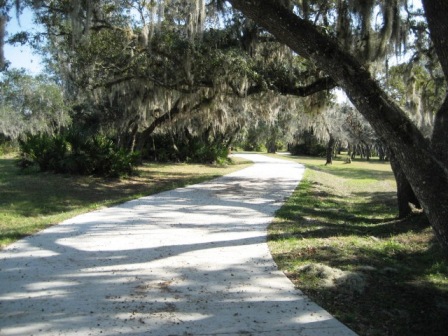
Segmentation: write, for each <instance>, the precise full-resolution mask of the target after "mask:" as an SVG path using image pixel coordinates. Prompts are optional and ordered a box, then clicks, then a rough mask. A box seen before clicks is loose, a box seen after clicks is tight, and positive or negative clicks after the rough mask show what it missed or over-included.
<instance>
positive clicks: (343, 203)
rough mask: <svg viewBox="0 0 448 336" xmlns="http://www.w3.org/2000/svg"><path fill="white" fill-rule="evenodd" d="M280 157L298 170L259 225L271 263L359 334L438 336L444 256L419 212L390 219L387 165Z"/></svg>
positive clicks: (447, 295) (444, 305)
mask: <svg viewBox="0 0 448 336" xmlns="http://www.w3.org/2000/svg"><path fill="white" fill-rule="evenodd" d="M289 159H292V160H297V161H298V162H301V163H303V164H305V166H306V167H307V170H306V173H305V176H304V180H303V181H302V183H301V184H300V185H299V187H298V188H297V190H296V191H295V193H294V194H293V195H292V197H291V198H290V199H289V200H288V201H287V203H286V204H285V205H284V206H283V207H282V208H281V209H280V210H279V211H278V212H277V216H276V220H275V221H274V223H273V224H272V225H271V227H270V230H269V246H270V249H271V252H272V254H273V256H274V259H275V260H276V262H277V264H278V266H279V268H280V269H282V270H283V271H284V272H285V274H286V275H287V276H288V277H289V278H290V279H291V280H292V281H293V282H294V284H295V285H296V286H297V287H298V288H300V290H302V291H303V292H304V293H306V294H307V295H308V296H309V297H310V298H311V299H313V300H314V301H316V302H317V303H318V304H320V305H321V306H322V307H323V308H325V309H326V310H328V311H329V312H330V313H331V314H333V315H334V316H335V317H336V318H338V319H339V320H341V321H342V322H343V323H345V324H346V325H348V326H349V327H350V328H352V329H353V330H354V331H355V332H357V333H359V334H360V335H446V330H447V327H448V262H447V261H446V260H445V259H444V258H443V256H442V253H441V250H440V248H439V246H438V244H437V242H436V241H435V239H434V235H433V233H432V229H431V228H430V227H429V226H428V224H427V221H426V219H425V217H424V215H422V214H420V215H415V216H411V217H409V218H407V219H405V220H397V219H396V218H395V215H396V213H397V210H396V205H395V203H396V196H395V195H396V185H395V180H394V177H393V173H392V172H391V170H390V165H389V164H386V163H381V162H379V161H371V162H362V161H353V162H352V163H351V164H344V163H343V162H342V161H335V162H334V163H333V165H329V166H324V165H323V163H324V160H323V159H315V158H307V157H290V158H289ZM307 265H308V266H307ZM310 265H311V266H312V267H314V268H316V267H317V270H318V271H309V269H310ZM321 265H325V266H328V267H327V268H325V269H324V266H321ZM319 267H320V268H319ZM341 271H342V273H343V275H344V276H342V277H341V278H338V280H334V281H330V280H329V279H335V278H336V276H335V275H334V274H339V273H340V272H341ZM331 272H333V274H332V273H331ZM335 272H339V273H335ZM325 277H327V279H324V278H325ZM332 277H333V278H332ZM341 279H342V280H341ZM348 279H349V280H350V281H351V282H350V281H349V280H348ZM324 280H327V281H324Z"/></svg>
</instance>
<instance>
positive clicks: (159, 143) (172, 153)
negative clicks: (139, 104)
mask: <svg viewBox="0 0 448 336" xmlns="http://www.w3.org/2000/svg"><path fill="white" fill-rule="evenodd" d="M228 152H229V149H228V148H227V146H226V145H225V143H224V142H223V141H219V140H217V139H215V141H209V140H208V139H206V138H204V137H203V136H200V135H195V136H191V135H190V136H189V137H188V138H187V137H184V136H180V135H169V134H158V135H154V136H153V149H152V150H150V151H149V152H148V157H149V158H151V159H154V160H156V161H160V162H168V161H179V162H189V163H218V164H224V163H227V162H228V157H227V155H228Z"/></svg>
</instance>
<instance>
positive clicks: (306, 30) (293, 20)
mask: <svg viewBox="0 0 448 336" xmlns="http://www.w3.org/2000/svg"><path fill="white" fill-rule="evenodd" d="M229 2H230V3H231V4H232V5H233V6H234V7H235V8H237V9H239V10H241V11H242V12H243V14H245V15H246V16H247V17H249V18H251V19H253V20H254V21H255V22H257V23H258V24H260V25H261V26H263V27H264V28H266V29H267V30H268V31H269V32H271V33H272V34H273V35H274V36H275V37H277V39H278V40H279V41H281V42H283V43H284V44H286V45H288V46H289V47H290V48H291V49H292V50H293V51H295V52H296V53H298V54H299V55H301V56H303V57H305V58H308V59H312V60H313V61H314V62H315V63H316V65H317V66H319V67H320V68H321V69H322V70H323V71H325V72H326V73H327V74H328V75H330V76H331V77H332V78H333V80H335V81H336V82H337V83H338V84H339V86H340V87H341V88H342V89H344V91H345V92H346V94H347V96H348V97H349V99H350V101H351V102H352V103H353V104H354V105H355V107H356V108H357V109H358V111H359V112H360V113H361V114H362V115H363V116H364V117H365V118H366V119H367V120H368V121H369V123H370V124H371V126H372V127H373V129H374V130H375V132H376V133H377V134H378V135H379V136H380V138H381V140H382V141H383V142H384V143H386V144H388V146H389V147H390V148H391V149H392V151H393V152H394V153H395V155H396V159H397V161H398V163H399V164H400V166H401V167H402V169H403V171H404V173H405V175H406V177H407V179H408V181H409V182H410V184H411V186H412V189H413V190H414V192H415V194H416V196H417V198H418V200H419V201H420V204H421V205H422V206H423V208H424V210H425V212H426V214H427V216H428V219H429V221H430V223H431V225H432V227H433V228H434V232H435V234H436V236H437V238H438V240H439V242H440V244H441V246H442V247H443V248H444V250H445V253H446V255H447V256H448V222H447V221H448V220H447V219H448V169H447V167H446V166H445V165H444V164H443V163H442V162H443V161H442V160H441V157H440V155H437V152H436V151H434V150H433V148H436V147H437V146H436V144H434V143H433V144H432V146H431V144H430V143H429V142H428V141H427V140H426V139H424V137H423V135H422V134H421V133H420V131H419V130H418V129H417V127H416V126H415V125H414V124H413V123H412V122H411V121H410V120H409V118H407V117H406V115H405V113H404V112H403V111H402V110H401V109H400V108H399V107H398V106H397V105H396V104H395V103H394V102H393V101H392V99H390V98H389V97H388V96H387V95H386V93H385V92H384V91H383V90H382V89H381V88H380V87H379V85H378V84H377V83H376V82H375V80H374V79H373V78H372V76H371V74H370V73H369V72H368V71H367V70H366V69H365V68H364V67H363V65H362V64H360V63H359V62H358V61H357V60H356V59H355V58H354V57H353V56H352V55H350V54H349V53H347V52H345V51H344V50H343V49H342V47H341V46H340V45H339V44H338V43H337V42H336V41H335V40H334V39H332V38H330V37H328V36H327V35H324V33H321V32H320V31H319V30H318V29H317V28H316V26H314V25H313V24H311V23H310V22H308V21H306V20H303V19H301V18H299V17H298V16H296V15H295V14H294V13H293V12H292V11H290V10H288V9H287V8H285V7H283V6H282V5H281V4H280V3H279V2H278V1H275V0H251V1H245V0H229ZM424 3H425V9H426V11H427V16H430V15H431V11H430V10H428V7H431V9H434V7H437V6H439V7H438V8H435V11H436V12H438V13H439V15H438V16H436V17H434V18H431V19H429V18H428V21H429V22H431V20H433V21H434V22H433V24H432V25H430V28H431V32H432V31H433V29H434V28H433V27H437V29H439V28H440V26H439V25H440V24H441V23H440V21H441V20H442V16H443V15H441V14H442V13H445V14H446V10H444V11H441V10H442V9H443V8H444V7H447V6H448V5H447V4H446V1H445V0H438V1H436V0H431V1H429V0H426V1H424ZM443 22H445V21H443ZM443 25H444V27H445V28H443V27H442V28H440V29H442V30H443V33H444V34H445V35H444V36H445V37H446V36H448V28H447V25H446V24H445V23H444V24H443ZM443 41H445V42H444V43H445V44H446V43H447V42H446V39H443ZM441 44H443V43H441ZM435 47H436V49H437V47H438V46H437V44H436V45H435ZM447 62H448V61H447ZM447 72H448V66H447ZM443 115H445V113H443ZM445 141H446V140H445ZM445 148H446V147H445Z"/></svg>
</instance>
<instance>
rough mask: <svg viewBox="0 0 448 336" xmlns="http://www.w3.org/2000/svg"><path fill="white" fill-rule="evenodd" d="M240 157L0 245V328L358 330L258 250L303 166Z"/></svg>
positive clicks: (40, 331) (2, 331)
mask: <svg viewBox="0 0 448 336" xmlns="http://www.w3.org/2000/svg"><path fill="white" fill-rule="evenodd" d="M244 157H246V158H249V159H251V160H253V161H255V165H253V166H252V167H249V168H246V169H244V170H241V171H238V172H235V173H232V174H230V175H227V176H225V177H222V178H219V179H216V180H213V181H211V182H207V183H202V184H197V185H193V186H190V187H187V188H181V189H176V190H173V191H168V192H163V193H160V194H158V195H154V196H149V197H144V198H140V199H137V200H134V201H131V202H127V203H124V204H122V205H119V206H115V207H112V208H108V209H104V210H100V211H95V212H92V213H89V214H85V215H81V216H78V217H75V218H73V219H70V220H68V221H65V222H64V223H62V224H60V225H56V226H53V227H51V228H49V229H47V230H45V231H42V232H40V233H39V234H37V235H35V236H32V237H28V238H26V239H23V240H21V241H19V242H17V243H15V244H13V245H11V246H9V247H8V248H6V249H5V250H3V251H1V252H0V335H75V334H76V335H164V336H165V335H273V336H276V335H307V336H310V335H332V336H333V335H334V336H336V335H355V334H354V333H353V332H352V331H350V330H349V329H347V328H346V327H345V326H344V325H342V324H341V323H340V322H338V321H337V320H335V319H334V318H333V317H332V316H330V315H329V314H328V313H327V312H325V311H324V310H323V309H321V308H320V307H319V306H317V305H316V304H314V303H313V302H311V301H309V300H308V299H307V298H306V297H305V296H304V295H303V294H302V293H301V292H300V291H297V290H295V289H294V286H293V285H292V283H291V282H290V281H289V280H288V279H287V278H286V277H285V276H284V275H283V273H282V272H280V271H278V270H277V268H276V265H275V264H274V262H273V260H272V258H271V255H270V253H269V251H268V248H267V245H266V227H267V225H268V223H269V222H270V221H271V220H272V217H273V213H274V212H275V211H276V210H277V209H278V208H279V206H280V205H281V204H282V202H283V200H284V198H285V197H287V196H289V195H290V194H291V192H292V191H293V189H294V188H295V187H296V186H297V184H298V182H299V180H300V179H301V177H302V174H303V170H304V168H303V166H301V165H299V164H295V163H292V162H290V161H285V160H279V159H273V158H269V157H265V156H261V155H249V156H248V155H246V156H244Z"/></svg>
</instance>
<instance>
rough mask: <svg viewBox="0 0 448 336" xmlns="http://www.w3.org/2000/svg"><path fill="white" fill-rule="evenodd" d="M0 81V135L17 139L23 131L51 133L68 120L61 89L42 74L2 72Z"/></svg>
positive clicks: (57, 130) (26, 132)
mask: <svg viewBox="0 0 448 336" xmlns="http://www.w3.org/2000/svg"><path fill="white" fill-rule="evenodd" d="M2 75H3V76H2V80H1V81H0V106H1V107H0V134H3V135H4V136H6V137H8V138H10V139H12V140H17V139H19V138H21V137H24V136H25V135H26V134H36V133H47V134H53V133H57V132H59V131H60V130H61V128H63V127H65V126H67V125H68V124H69V123H70V116H69V113H68V108H67V106H66V104H65V101H64V97H63V94H62V92H61V88H60V87H59V86H58V85H57V84H55V83H54V82H53V81H51V80H50V79H49V78H47V77H45V76H37V77H34V76H31V75H28V74H26V73H25V72H24V71H21V70H11V71H5V72H3V74H2Z"/></svg>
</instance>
